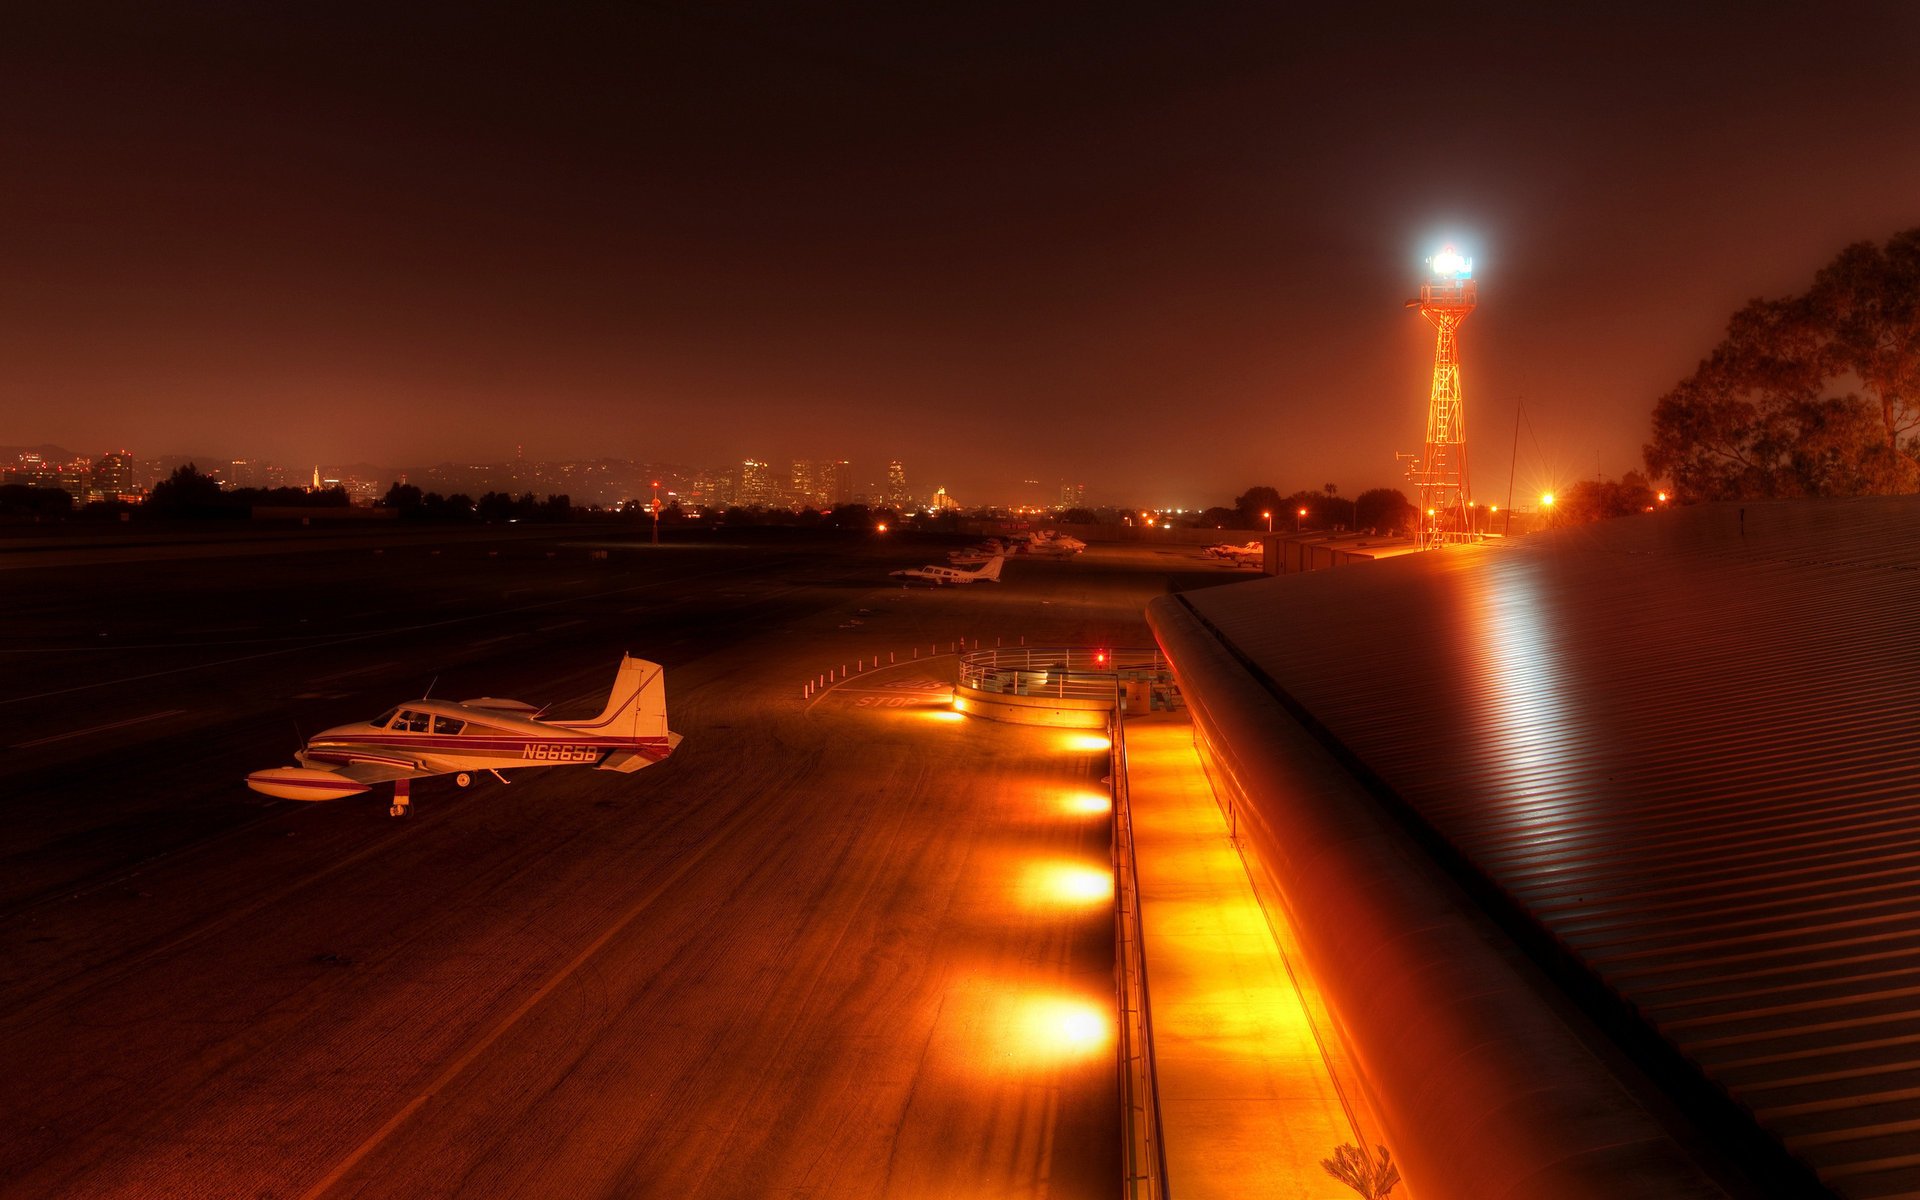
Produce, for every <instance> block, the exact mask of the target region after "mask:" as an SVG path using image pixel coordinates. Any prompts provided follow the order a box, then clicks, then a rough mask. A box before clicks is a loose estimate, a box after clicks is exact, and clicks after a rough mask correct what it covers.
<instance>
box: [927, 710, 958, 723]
mask: <svg viewBox="0 0 1920 1200" xmlns="http://www.w3.org/2000/svg"><path fill="white" fill-rule="evenodd" d="M920 715H921V716H923V717H925V718H926V719H927V720H929V721H946V722H949V723H951V722H954V721H964V720H966V719H967V714H965V713H961V712H955V711H953V710H952V709H950V708H928V709H922V710H921V712H920Z"/></svg>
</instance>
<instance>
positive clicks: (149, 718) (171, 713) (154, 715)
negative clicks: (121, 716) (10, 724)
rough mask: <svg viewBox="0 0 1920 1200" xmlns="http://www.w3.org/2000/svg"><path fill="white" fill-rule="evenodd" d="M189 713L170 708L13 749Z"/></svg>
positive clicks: (60, 734)
mask: <svg viewBox="0 0 1920 1200" xmlns="http://www.w3.org/2000/svg"><path fill="white" fill-rule="evenodd" d="M185 711H187V710H186V709H184V708H170V709H168V710H167V711H165V712H157V713H148V714H147V715H146V716H144V717H128V718H127V719H126V720H124V721H108V722H107V723H106V724H105V725H92V726H89V727H88V728H86V729H76V730H73V731H72V732H71V733H56V734H54V735H53V736H52V737H43V738H35V739H33V740H32V741H31V742H15V743H14V744H13V749H15V750H29V749H32V748H33V747H35V746H46V745H50V744H52V743H54V742H64V741H66V740H67V739H68V738H77V737H85V736H87V735H88V734H90V733H105V732H106V731H107V730H109V729H125V728H126V727H127V726H129V725H140V724H143V723H145V722H147V721H158V720H159V719H160V718H162V717H177V716H179V715H180V714H181V713H183V712H185Z"/></svg>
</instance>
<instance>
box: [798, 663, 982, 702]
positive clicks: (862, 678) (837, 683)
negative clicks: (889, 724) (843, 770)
mask: <svg viewBox="0 0 1920 1200" xmlns="http://www.w3.org/2000/svg"><path fill="white" fill-rule="evenodd" d="M954 657H956V656H955V655H954V653H953V652H952V651H948V652H947V653H945V654H930V655H928V656H927V657H925V658H917V659H916V658H909V659H907V660H906V661H905V662H896V663H889V664H887V665H886V666H884V667H869V668H867V669H866V670H865V671H856V672H854V673H853V674H851V675H847V676H844V677H842V678H840V679H836V680H834V681H833V682H831V683H827V684H825V685H823V686H821V687H820V688H818V689H816V690H815V691H814V693H813V696H812V698H811V699H809V700H808V701H807V703H806V708H807V709H808V710H809V711H811V710H812V708H813V706H814V705H816V704H818V703H820V698H821V697H822V696H825V695H826V694H827V693H829V692H833V691H845V692H851V691H853V689H852V688H850V687H848V686H847V685H848V684H859V683H870V682H871V679H870V677H871V676H873V675H878V674H882V673H884V672H887V671H898V670H899V669H900V668H902V667H916V666H921V665H924V664H926V663H930V662H933V661H934V660H936V659H941V658H954ZM882 686H885V685H882ZM938 686H940V687H952V686H953V685H952V684H948V683H942V684H939V685H938ZM893 694H895V695H898V693H893Z"/></svg>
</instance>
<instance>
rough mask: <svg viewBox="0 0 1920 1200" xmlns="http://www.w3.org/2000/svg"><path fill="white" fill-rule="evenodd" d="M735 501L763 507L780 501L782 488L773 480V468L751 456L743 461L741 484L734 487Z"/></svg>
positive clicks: (741, 465)
mask: <svg viewBox="0 0 1920 1200" xmlns="http://www.w3.org/2000/svg"><path fill="white" fill-rule="evenodd" d="M733 502H734V503H735V504H744V505H755V504H757V505H760V506H761V507H763V508H765V507H769V506H772V505H775V504H778V503H780V489H779V487H778V486H776V485H775V483H774V481H773V470H772V468H770V467H768V466H767V464H766V463H764V462H760V461H758V460H756V459H751V458H749V459H747V460H746V461H745V462H743V463H741V464H740V486H739V487H737V488H735V489H734V496H733Z"/></svg>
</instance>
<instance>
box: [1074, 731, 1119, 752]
mask: <svg viewBox="0 0 1920 1200" xmlns="http://www.w3.org/2000/svg"><path fill="white" fill-rule="evenodd" d="M1067 749H1069V750H1111V749H1113V743H1112V742H1110V741H1108V740H1107V737H1106V735H1105V734H1100V733H1070V734H1068V735H1067Z"/></svg>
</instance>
